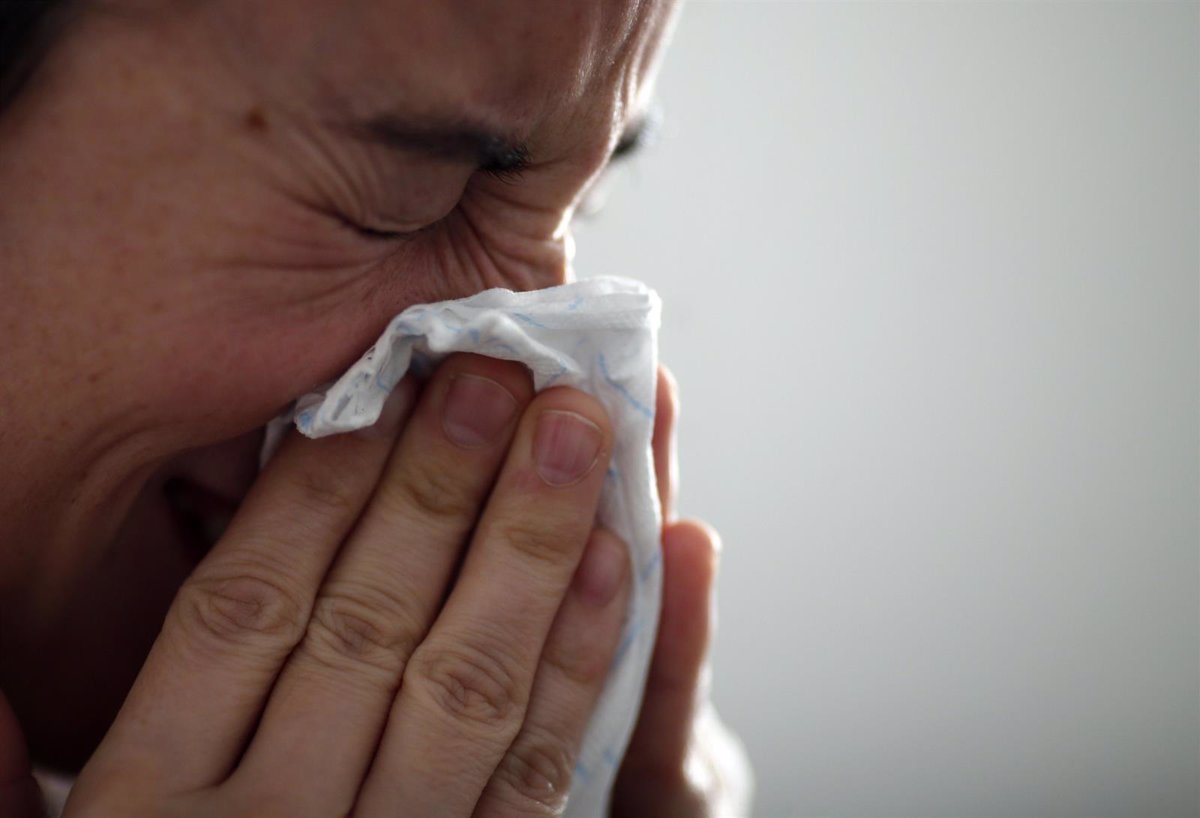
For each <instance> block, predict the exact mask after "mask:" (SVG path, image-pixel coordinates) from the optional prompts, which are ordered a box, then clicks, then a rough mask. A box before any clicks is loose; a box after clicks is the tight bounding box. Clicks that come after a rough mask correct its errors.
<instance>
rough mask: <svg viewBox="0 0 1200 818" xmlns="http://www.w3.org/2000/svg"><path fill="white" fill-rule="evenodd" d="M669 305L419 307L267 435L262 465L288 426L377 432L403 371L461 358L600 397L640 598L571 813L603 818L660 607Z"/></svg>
mask: <svg viewBox="0 0 1200 818" xmlns="http://www.w3.org/2000/svg"><path fill="white" fill-rule="evenodd" d="M660 309H661V308H660V303H659V299H658V296H657V295H656V294H655V293H654V291H653V290H650V289H649V288H647V287H646V286H645V285H643V284H641V283H639V282H636V281H632V280H629V279H621V278H592V279H586V280H583V281H578V282H575V283H572V284H567V285H564V286H561V287H553V288H551V289H546V290H534V291H531V292H524V293H516V292H511V291H509V290H501V289H496V290H487V291H485V292H481V293H478V294H477V295H473V296H471V297H469V298H464V299H459V300H455V301H443V302H439V303H436V304H421V305H417V306H413V307H410V308H408V309H407V310H405V311H404V312H402V313H400V314H399V315H398V316H396V317H395V318H394V319H392V321H391V322H390V323H389V324H388V327H387V329H386V330H384V332H383V334H382V335H381V336H380V338H379V340H378V341H376V342H375V344H374V345H373V346H372V347H371V348H370V349H368V350H367V351H366V353H364V354H363V356H362V358H360V359H359V361H358V362H357V363H355V364H354V365H353V366H351V367H350V368H349V369H348V370H347V371H346V372H345V374H343V375H342V376H341V377H340V378H338V379H337V381H335V382H334V383H333V384H332V385H330V386H329V387H328V388H326V389H324V390H323V391H321V392H318V393H313V394H308V395H304V396H303V397H301V398H300V399H299V400H298V401H297V402H296V405H295V408H294V410H293V411H292V412H288V413H286V414H285V415H282V416H280V417H279V418H276V419H275V420H274V421H273V422H272V423H271V425H270V426H269V427H268V430H267V437H266V443H265V444H264V448H263V458H262V459H263V462H265V461H266V459H267V458H269V456H270V454H271V453H272V452H273V450H274V448H275V446H276V445H277V443H278V441H279V439H280V438H281V437H282V434H283V433H284V431H286V428H287V426H288V424H290V423H291V422H293V418H294V422H295V424H296V426H297V428H299V429H300V431H301V432H302V433H304V434H305V435H308V436H309V437H323V436H325V435H330V434H337V433H339V432H348V431H352V430H354V429H361V428H363V427H365V426H370V425H371V424H372V423H374V422H375V421H376V420H377V419H378V417H379V413H380V411H381V410H382V408H383V403H384V401H385V399H386V398H387V396H388V394H389V393H390V392H391V391H392V389H393V388H394V387H395V385H396V384H397V383H398V382H399V381H400V379H401V378H402V377H404V375H405V373H407V372H409V371H414V372H415V373H417V374H418V375H422V376H423V375H426V374H428V373H429V372H430V371H431V370H432V368H433V367H434V366H436V364H437V363H438V362H439V361H440V360H442V359H443V358H445V357H446V356H447V355H449V354H451V353H453V352H473V353H478V354H480V355H486V356H489V357H492V358H504V359H507V360H512V361H519V362H521V363H523V364H524V365H525V366H527V367H528V368H529V370H530V371H531V372H532V373H533V381H534V387H535V388H536V389H537V391H539V392H540V391H541V390H543V389H546V388H548V387H551V386H559V385H564V386H571V387H574V388H576V389H580V390H583V391H584V392H588V393H589V394H591V395H593V396H595V397H596V398H597V399H598V400H599V401H600V402H601V403H602V404H603V406H604V409H605V411H606V412H607V413H608V417H609V419H610V421H611V423H612V427H613V439H614V450H613V455H612V459H611V463H610V466H609V471H608V475H607V477H606V479H605V483H604V488H603V490H602V492H601V496H600V507H599V511H598V513H597V521H598V522H599V523H600V524H601V525H603V526H604V527H606V528H608V529H609V530H611V531H613V532H614V533H616V534H617V535H618V536H620V537H621V539H622V540H624V541H625V542H626V543H627V544H628V545H629V550H630V557H631V563H630V564H631V566H632V571H631V574H632V583H633V588H632V593H631V594H630V601H629V611H628V615H627V617H626V621H625V625H624V631H623V633H622V635H621V640H620V643H619V645H618V647H617V653H616V656H615V658H614V660H613V663H612V666H611V668H610V670H609V676H608V679H607V681H606V683H605V688H604V691H603V693H602V694H601V696H600V700H599V702H598V703H597V706H596V709H595V710H594V711H593V714H592V718H591V721H590V722H589V725H588V728H587V731H586V733H585V735H584V740H583V745H582V748H581V751H580V754H579V756H578V758H577V763H576V767H575V774H574V781H573V784H572V787H571V794H570V798H569V801H568V804H567V811H566V815H568V816H573V817H574V818H585V817H586V818H599V816H602V815H605V814H606V813H607V801H608V793H609V790H610V789H611V787H612V783H613V778H614V777H615V775H616V771H617V767H618V766H619V764H620V760H621V756H622V755H623V753H624V751H625V746H626V744H627V742H628V740H629V735H630V733H631V732H632V730H633V725H634V721H635V719H636V717H637V712H638V707H639V705H640V703H641V694H642V688H643V686H644V684H645V677H646V671H647V669H648V667H649V663H650V654H651V652H652V649H653V645H654V635H655V630H656V627H657V624H658V612H659V602H660V598H661V582H662V577H661V547H660V540H659V532H660V527H661V512H660V509H659V504H658V495H657V491H656V488H655V478H654V459H653V454H652V452H651V448H650V438H651V434H652V432H653V428H654V409H655V406H654V401H655V391H656V382H657V365H658V346H657V344H658V325H659V316H660Z"/></svg>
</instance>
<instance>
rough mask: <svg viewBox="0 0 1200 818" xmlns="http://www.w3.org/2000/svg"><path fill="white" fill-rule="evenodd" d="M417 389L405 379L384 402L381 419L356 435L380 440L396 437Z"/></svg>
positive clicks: (380, 412) (380, 414)
mask: <svg viewBox="0 0 1200 818" xmlns="http://www.w3.org/2000/svg"><path fill="white" fill-rule="evenodd" d="M415 392H416V387H415V386H414V385H413V382H412V380H411V379H409V378H404V379H403V380H401V381H400V383H398V384H396V386H395V388H393V389H392V393H391V394H390V395H388V396H387V400H385V401H384V402H383V409H381V410H380V411H379V418H378V420H376V421H375V422H374V423H373V424H371V425H370V426H367V427H365V428H362V429H359V430H358V431H357V432H356V433H355V434H357V435H358V436H359V437H367V438H379V437H394V436H395V434H396V430H397V429H399V428H400V423H401V421H403V420H404V418H405V417H406V416H407V415H408V410H409V409H410V408H411V407H412V402H413V395H414V394H415Z"/></svg>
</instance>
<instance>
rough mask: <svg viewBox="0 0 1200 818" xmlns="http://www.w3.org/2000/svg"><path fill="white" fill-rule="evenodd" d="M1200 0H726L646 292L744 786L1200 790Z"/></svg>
mask: <svg viewBox="0 0 1200 818" xmlns="http://www.w3.org/2000/svg"><path fill="white" fill-rule="evenodd" d="M1198 32H1200V6H1198V5H1197V4H1196V3H1194V2H1182V3H1152V2H1072V3H1037V2H1009V3H1001V4H991V3H977V2H958V3H925V2H922V3H899V2H891V3H878V4H876V3H845V4H837V3H731V2H727V3H715V2H709V3H704V2H693V3H692V4H691V5H690V6H689V7H688V8H687V9H686V10H685V11H684V14H683V17H682V19H681V22H680V26H679V28H678V31H677V36H676V39H675V43H674V45H673V47H672V50H671V52H670V53H669V54H668V57H667V61H666V64H665V66H664V69H663V73H662V76H661V81H660V85H659V88H660V94H659V96H660V98H661V101H662V105H663V108H664V110H665V115H666V117H665V120H664V126H663V131H662V137H661V139H660V140H659V142H658V144H657V146H656V147H654V148H653V149H651V150H650V151H649V152H648V153H647V154H646V155H644V156H642V157H640V158H638V159H636V160H634V162H633V164H632V165H631V166H629V167H627V168H625V169H623V170H621V171H619V172H618V173H617V174H616V177H615V178H614V179H613V189H612V195H611V196H610V200H609V203H608V206H607V208H606V210H605V211H604V212H603V213H602V214H601V215H600V216H598V217H596V218H594V219H593V220H591V221H588V222H585V223H582V224H580V225H579V226H578V228H577V231H576V232H577V239H578V248H579V254H578V257H577V267H578V268H579V270H580V272H581V274H584V275H587V274H596V273H616V274H623V275H631V276H635V277H638V278H642V279H644V280H646V281H648V282H649V283H651V284H652V285H653V286H655V287H656V288H657V289H658V290H659V292H660V293H661V294H662V296H663V299H664V305H665V317H664V326H663V335H662V350H663V355H664V359H665V361H666V362H667V363H668V364H669V365H670V366H671V367H672V368H673V369H674V371H675V373H676V375H677V376H678V379H679V382H680V385H681V393H682V400H683V413H682V418H681V428H680V435H681V449H680V455H681V461H682V468H683V472H682V504H681V505H682V511H683V512H684V513H685V514H687V515H694V516H700V517H703V518H705V519H708V520H709V521H711V522H712V523H713V524H714V525H716V527H717V528H718V529H719V530H720V531H721V533H722V534H723V537H724V540H725V551H724V556H723V564H722V573H721V578H720V593H721V608H720V615H721V619H720V635H719V638H718V642H717V648H716V669H715V680H714V684H715V694H716V699H717V702H718V705H719V707H720V709H721V711H722V713H723V714H724V716H725V717H726V719H727V720H728V721H729V722H730V723H731V724H732V725H733V726H734V727H735V728H736V729H737V730H738V731H739V732H740V733H741V734H742V736H743V737H744V739H745V742H746V745H747V747H748V749H749V752H750V755H751V757H752V759H753V761H754V764H755V768H756V773H757V776H758V782H759V788H758V801H757V807H756V809H755V815H760V816H767V817H768V818H781V817H782V816H816V815H837V816H866V815H873V816H882V815H889V816H895V815H917V814H919V815H926V816H958V817H961V816H983V815H987V816H1084V815H1087V816H1099V815H1104V816H1163V817H1164V818H1165V817H1166V816H1184V815H1197V814H1198V812H1200V802H1198V794H1197V782H1198V781H1200V599H1198V585H1200V516H1198V514H1200V512H1198V508H1200V499H1198V498H1200V465H1198V464H1200V314H1198V310H1200V283H1198V282H1200V159H1198V151H1200V147H1198V146H1200V111H1198V106H1200V44H1198V42H1200V40H1198V38H1200V35H1198Z"/></svg>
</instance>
